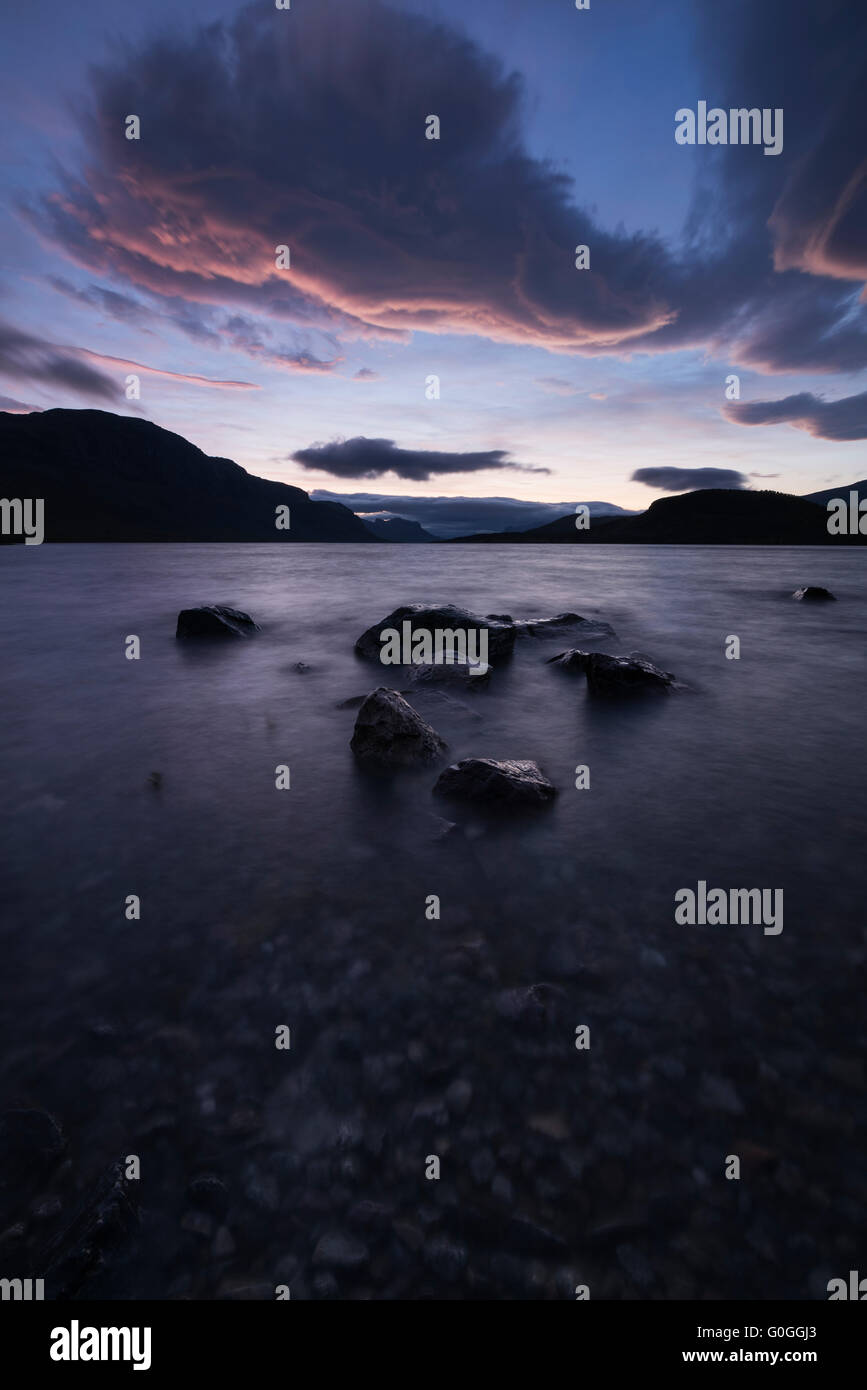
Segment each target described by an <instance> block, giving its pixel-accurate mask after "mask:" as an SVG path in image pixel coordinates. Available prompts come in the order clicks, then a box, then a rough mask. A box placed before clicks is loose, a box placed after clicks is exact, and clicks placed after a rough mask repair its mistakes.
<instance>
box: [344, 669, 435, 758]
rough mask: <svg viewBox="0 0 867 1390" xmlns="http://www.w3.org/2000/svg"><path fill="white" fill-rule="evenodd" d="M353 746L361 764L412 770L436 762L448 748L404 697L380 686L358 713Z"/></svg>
mask: <svg viewBox="0 0 867 1390" xmlns="http://www.w3.org/2000/svg"><path fill="white" fill-rule="evenodd" d="M350 747H351V748H352V751H353V753H354V754H355V756H356V758H358V759H359V760H360V761H361V762H370V763H378V764H380V766H382V767H409V766H412V765H413V764H415V763H429V762H433V761H434V759H436V758H438V757H440V756H441V755H442V754H443V753H444V752H445V750H446V747H447V745H446V743H445V741H444V740H443V739H441V738H440V736H439V734H438V733H437V732H436V731H435V730H434V729H432V728H431V727H430V725H429V724H426V723H425V721H424V720H423V719H422V717H421V715H420V714H417V713H416V711H415V710H414V709H413V707H412V705H410V704H408V703H407V701H406V700H405V699H404V698H403V696H402V695H400V694H398V692H397V691H396V690H388V689H386V688H385V686H380V687H379V688H378V689H377V690H374V691H372V692H371V693H370V695H368V696H367V699H366V700H365V701H364V703H363V705H362V706H361V709H360V710H359V711H358V718H357V719H356V721H355V730H354V732H353V735H352V740H351V743H350Z"/></svg>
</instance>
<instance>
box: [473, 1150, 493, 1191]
mask: <svg viewBox="0 0 867 1390" xmlns="http://www.w3.org/2000/svg"><path fill="white" fill-rule="evenodd" d="M496 1167H497V1162H496V1159H495V1158H494V1155H493V1152H492V1150H491V1149H479V1151H478V1153H474V1154H473V1156H472V1158H471V1159H470V1176H471V1177H472V1180H473V1182H474V1183H477V1184H478V1185H479V1187H483V1186H484V1185H485V1184H486V1183H489V1182H490V1181H491V1178H492V1177H493V1176H494V1173H495V1172H496Z"/></svg>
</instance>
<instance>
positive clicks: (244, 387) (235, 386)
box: [76, 348, 260, 391]
mask: <svg viewBox="0 0 867 1390" xmlns="http://www.w3.org/2000/svg"><path fill="white" fill-rule="evenodd" d="M76 351H78V352H81V353H83V354H84V356H85V357H92V358H93V360H94V361H95V362H106V363H108V364H109V365H110V366H112V367H120V368H121V369H122V370H123V371H128V372H145V373H146V374H147V375H148V376H161V377H168V379H169V380H170V381H184V382H186V383H187V384H188V385H190V386H213V387H216V388H218V389H220V390H223V391H258V390H259V389H260V388H259V387H258V386H257V385H256V384H255V382H252V381H219V380H216V379H214V378H213V377H209V376H193V375H192V374H191V373H188V372H169V371H166V370H165V369H164V368H162V367H149V366H148V365H147V363H146V362H133V361H130V360H128V359H127V358H126V357H109V356H108V355H107V354H106V353H104V352H92V351H91V349H90V348H77V349H76Z"/></svg>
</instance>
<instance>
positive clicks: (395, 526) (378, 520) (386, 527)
mask: <svg viewBox="0 0 867 1390" xmlns="http://www.w3.org/2000/svg"><path fill="white" fill-rule="evenodd" d="M363 521H364V524H365V526H366V527H367V528H368V530H369V531H372V532H373V534H374V535H375V536H376V538H377V539H378V540H381V541H398V542H400V543H401V544H406V543H408V542H412V541H415V542H421V541H433V540H435V539H436V537H435V536H432V535H431V533H430V531H426V530H425V529H424V527H423V526H419V524H418V522H417V521H409V520H408V519H407V518H406V517H405V516H366V517H364V518H363Z"/></svg>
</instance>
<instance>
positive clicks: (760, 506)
mask: <svg viewBox="0 0 867 1390" xmlns="http://www.w3.org/2000/svg"><path fill="white" fill-rule="evenodd" d="M460 541H464V542H465V541H475V542H476V543H479V544H481V543H485V542H487V543H490V542H496V543H497V544H499V545H503V544H515V543H519V544H520V543H524V544H534V543H535V544H564V543H565V544H588V543H589V544H597V545H601V544H621V545H847V544H849V545H852V544H855V545H857V544H859V543H860V544H864V543H865V541H867V537H864V536H830V535H829V534H828V529H827V514H826V512H825V509H824V507H820V506H818V505H817V504H816V503H815V502H809V501H807V499H806V498H804V497H792V496H790V495H789V494H788V493H785V492H750V491H746V490H743V491H742V490H740V489H723V488H703V489H701V490H700V491H698V492H684V493H680V494H679V495H678V496H676V497H660V498H659V499H658V500H657V501H656V502H652V503H651V505H650V506H649V507H648V509H647V511H646V512H641V513H639V515H638V516H630V517H621V518H614V519H612V520H599V521H594V520H593V519H592V518H591V522H590V526H589V528H588V529H587V530H586V531H579V530H577V529H576V527H575V518H574V516H564V517H561V518H560V520H559V521H551V522H548V524H547V525H545V526H537V527H536V528H535V529H534V530H532V531H521V532H503V533H501V534H500V535H494V536H492V535H487V534H480V535H477V536H462V537H460ZM458 543H459V542H457V541H452V542H450V544H453V545H454V544H458Z"/></svg>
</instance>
